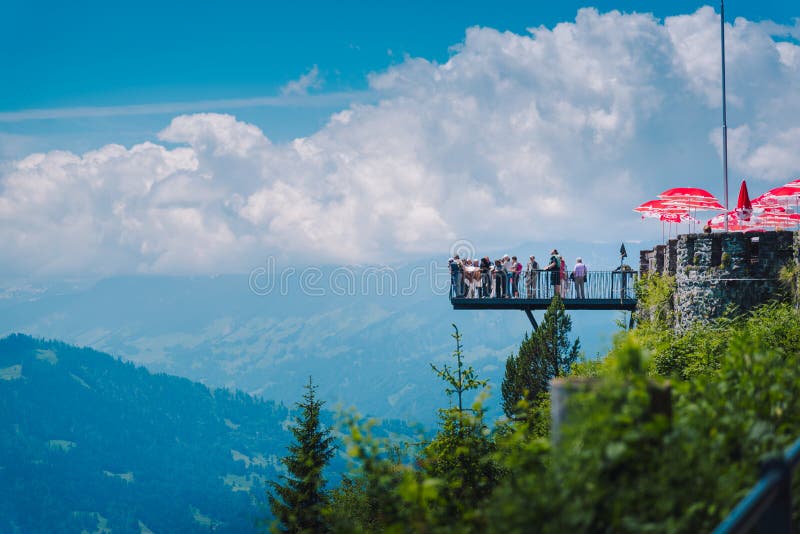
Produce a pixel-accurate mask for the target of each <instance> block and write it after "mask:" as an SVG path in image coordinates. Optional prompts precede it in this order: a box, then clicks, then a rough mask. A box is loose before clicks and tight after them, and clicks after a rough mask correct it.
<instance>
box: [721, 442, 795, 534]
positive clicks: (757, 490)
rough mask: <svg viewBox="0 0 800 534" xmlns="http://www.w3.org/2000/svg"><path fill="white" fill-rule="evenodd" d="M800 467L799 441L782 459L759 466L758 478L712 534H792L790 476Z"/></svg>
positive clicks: (775, 459)
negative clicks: (760, 533)
mask: <svg viewBox="0 0 800 534" xmlns="http://www.w3.org/2000/svg"><path fill="white" fill-rule="evenodd" d="M798 464H800V439H798V440H797V441H795V442H794V444H792V445H791V446H790V447H789V448H788V449H786V452H785V453H784V454H783V455H780V456H778V457H777V458H774V459H772V460H769V461H766V462H763V463H762V464H761V466H760V467H761V478H760V479H759V481H758V482H756V485H755V486H753V489H751V490H750V492H749V493H748V494H747V495H745V496H744V498H743V499H742V500H741V501H739V504H737V505H736V507H734V509H733V510H731V513H730V514H728V517H726V518H725V519H724V520H723V521H722V523H720V524H719V525H718V526H717V528H716V529H714V534H739V533H742V534H744V533H746V532H751V531H753V529H755V532H770V533H773V532H774V533H783V532H788V533H791V532H795V529H794V525H793V524H792V473H793V472H794V470H795V469H796V468H797V465H798Z"/></svg>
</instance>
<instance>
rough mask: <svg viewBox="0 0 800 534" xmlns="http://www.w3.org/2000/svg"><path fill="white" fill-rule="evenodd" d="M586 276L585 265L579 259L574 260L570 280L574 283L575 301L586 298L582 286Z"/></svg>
mask: <svg viewBox="0 0 800 534" xmlns="http://www.w3.org/2000/svg"><path fill="white" fill-rule="evenodd" d="M587 274H588V270H587V269H586V265H584V263H583V260H582V259H581V258H578V259H577V260H575V267H573V269H572V278H573V280H574V281H575V298H577V299H585V298H586V292H585V289H584V285H585V284H586V275H587Z"/></svg>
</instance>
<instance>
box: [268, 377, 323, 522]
mask: <svg viewBox="0 0 800 534" xmlns="http://www.w3.org/2000/svg"><path fill="white" fill-rule="evenodd" d="M305 388H306V393H305V394H304V395H303V402H301V403H297V404H296V406H297V408H298V409H299V410H300V413H299V414H298V416H297V417H296V418H295V424H294V427H293V428H292V434H294V440H295V442H294V443H292V445H290V446H289V454H288V455H287V456H286V457H284V458H282V459H281V463H283V465H285V466H286V469H287V470H288V472H289V473H288V475H286V476H281V477H280V482H270V486H271V487H272V490H273V492H272V493H269V506H270V509H271V510H272V514H273V515H274V516H275V519H276V524H274V525H273V528H274V529H275V530H277V531H279V532H324V531H326V530H327V529H326V526H325V522H324V519H323V516H322V511H323V508H324V506H325V504H326V502H327V494H326V492H325V479H324V477H323V476H322V470H323V469H324V468H325V466H326V465H327V464H328V462H329V461H330V459H331V458H332V457H333V455H334V451H335V447H334V443H333V442H334V438H333V436H332V435H331V433H330V430H328V429H327V428H323V427H322V424H321V422H320V410H321V408H322V406H323V405H324V404H325V403H324V402H323V401H320V400H318V399H317V397H316V389H317V386H315V385H314V384H313V382H312V381H311V377H309V378H308V384H307V385H306V386H305Z"/></svg>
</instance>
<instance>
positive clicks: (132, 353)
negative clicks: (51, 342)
mask: <svg viewBox="0 0 800 534" xmlns="http://www.w3.org/2000/svg"><path fill="white" fill-rule="evenodd" d="M414 268H415V267H414V265H410V264H409V265H407V266H404V267H402V268H400V269H399V270H398V271H397V273H398V274H397V278H398V280H400V283H401V284H402V281H403V280H409V279H410V277H411V274H410V273H411V271H412V270H413V269H414ZM331 270H332V268H331V269H328V270H326V271H323V272H324V273H325V274H326V275H328V274H330V272H331ZM362 272H363V271H362ZM249 283H250V281H249V279H248V277H247V276H246V275H226V276H214V277H156V276H151V277H118V278H112V279H106V280H101V281H98V282H97V283H95V284H93V285H89V286H88V287H79V288H77V289H75V290H73V291H66V292H62V293H60V294H59V293H52V294H51V293H48V292H46V291H45V292H42V291H39V292H38V293H36V294H35V295H32V297H31V299H25V298H17V299H16V300H13V301H12V300H11V299H9V300H7V301H6V302H5V303H3V304H0V334H8V333H11V332H16V331H21V332H25V333H29V334H32V335H38V336H49V337H56V338H59V339H64V340H65V341H68V342H70V343H76V344H80V345H90V346H93V347H95V348H98V349H101V350H105V351H108V352H111V353H113V354H116V355H118V356H121V357H123V358H125V359H127V360H130V361H133V362H136V363H139V364H143V365H146V366H147V367H148V368H149V369H151V370H153V371H163V372H168V373H171V374H177V375H181V376H185V377H188V378H191V379H193V380H197V381H201V382H203V383H206V384H208V385H210V386H224V387H230V388H239V389H243V390H245V391H248V392H250V393H254V394H258V395H261V396H263V397H264V398H267V399H275V400H280V401H284V402H286V403H290V402H294V401H295V400H296V398H297V391H298V388H299V387H300V386H301V385H302V384H303V383H304V381H305V380H306V379H307V377H308V376H309V375H313V376H314V378H315V381H316V382H318V383H319V384H320V395H321V396H322V397H323V398H325V399H327V400H328V401H329V407H331V408H332V407H335V406H336V404H337V403H341V404H342V405H343V406H345V407H349V406H355V407H356V408H357V409H359V410H360V411H362V412H365V413H369V414H372V415H376V416H379V417H389V418H400V419H406V420H412V421H414V420H416V421H422V422H428V423H430V422H433V420H434V419H435V416H436V408H438V407H441V406H443V405H446V403H447V399H446V398H445V396H444V394H443V393H442V387H441V384H440V383H439V382H438V381H437V379H436V378H435V377H434V376H433V374H432V373H431V371H430V366H429V363H430V362H432V361H437V360H441V359H442V358H446V357H447V356H448V355H449V354H450V353H451V352H452V350H453V345H452V339H451V337H450V334H451V333H452V327H451V323H457V324H458V325H459V327H460V329H461V330H462V332H463V334H464V343H465V351H466V355H467V359H468V362H469V363H471V364H472V365H474V366H475V367H476V368H477V369H478V370H479V372H480V373H481V375H482V376H483V377H485V378H488V379H490V381H491V383H492V385H493V386H494V389H495V391H497V390H498V389H499V384H500V381H501V378H502V370H503V365H504V360H505V357H506V356H507V355H508V354H509V353H510V352H511V351H512V350H514V349H515V347H516V346H517V344H518V343H519V341H520V340H521V338H522V336H523V334H524V332H526V331H528V330H530V324H529V323H528V321H527V319H526V318H525V316H524V314H522V313H520V312H514V311H505V312H486V311H483V312H482V311H477V312H475V311H468V312H455V311H453V310H452V309H451V308H450V305H449V302H448V300H447V297H446V295H439V294H435V293H433V292H432V290H431V288H430V287H427V285H425V286H424V287H420V288H419V289H417V290H416V291H412V292H410V294H407V295H403V294H399V292H397V293H396V294H392V293H391V292H388V291H385V292H383V293H381V292H379V291H375V288H374V287H373V288H372V290H371V291H365V292H363V294H361V292H359V293H357V294H351V295H335V294H330V292H329V293H328V294H326V295H325V296H313V295H310V294H308V292H307V291H303V288H302V287H300V284H297V283H295V284H293V285H291V284H290V285H289V286H288V289H287V291H286V292H285V294H281V292H280V291H277V290H276V291H275V292H274V294H269V295H263V296H262V295H257V294H255V293H254V292H253V291H252V290H251V288H250V285H249ZM573 317H574V320H575V333H576V334H577V335H580V336H581V338H582V340H583V343H584V347H585V348H586V349H587V350H586V352H587V354H589V355H590V356H591V355H594V353H595V352H601V351H602V347H603V346H604V344H605V342H607V341H608V339H609V338H610V333H611V332H613V331H614V330H615V328H616V327H615V325H614V318H615V317H616V314H614V313H612V312H608V313H597V312H584V313H583V314H573ZM604 332H608V333H609V334H603V333H604Z"/></svg>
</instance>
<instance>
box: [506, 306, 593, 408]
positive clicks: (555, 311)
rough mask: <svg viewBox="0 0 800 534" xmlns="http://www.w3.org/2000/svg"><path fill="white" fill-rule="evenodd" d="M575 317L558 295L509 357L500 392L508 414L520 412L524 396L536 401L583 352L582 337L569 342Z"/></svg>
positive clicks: (533, 401)
mask: <svg viewBox="0 0 800 534" xmlns="http://www.w3.org/2000/svg"><path fill="white" fill-rule="evenodd" d="M571 331H572V319H571V318H570V316H569V315H568V314H567V312H566V309H565V308H564V302H563V301H562V300H561V297H559V296H558V295H555V296H554V297H553V300H552V301H550V306H548V307H547V311H545V313H544V319H542V324H541V325H540V326H539V328H538V329H537V330H536V331H534V332H533V334H532V335H531V336H530V337H528V336H527V335H526V336H525V339H523V341H522V344H521V345H520V347H519V352H518V353H517V355H516V356H515V355H513V354H512V355H510V356H509V357H508V359H507V360H506V373H505V376H504V377H503V383H502V385H501V388H500V392H501V394H502V397H503V411H504V412H505V414H506V415H507V416H508V417H509V418H514V417H516V416H517V415H518V411H519V410H518V405H519V402H520V401H521V400H523V399H524V400H526V401H528V402H530V403H535V402H536V399H537V398H538V397H539V395H541V394H542V393H544V392H546V391H547V388H548V384H549V383H550V380H552V379H553V378H557V377H559V376H564V375H566V374H569V371H570V368H571V367H572V364H573V363H575V361H577V359H578V355H579V353H580V339H576V340H575V341H574V342H573V343H570V340H569V334H570V332H571Z"/></svg>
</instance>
